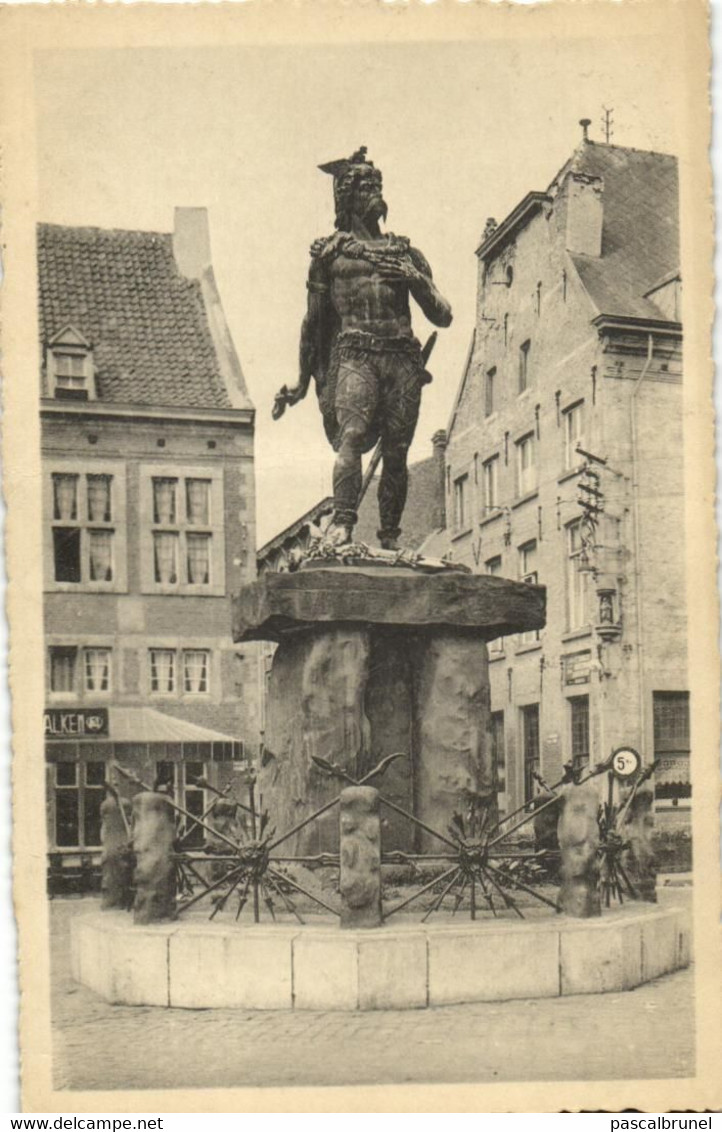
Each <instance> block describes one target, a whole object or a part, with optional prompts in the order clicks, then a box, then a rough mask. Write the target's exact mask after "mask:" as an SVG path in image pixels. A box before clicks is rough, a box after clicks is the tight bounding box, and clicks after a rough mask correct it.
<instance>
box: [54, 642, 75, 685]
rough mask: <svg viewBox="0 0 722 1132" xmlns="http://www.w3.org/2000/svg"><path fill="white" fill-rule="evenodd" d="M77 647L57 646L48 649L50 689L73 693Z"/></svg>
mask: <svg viewBox="0 0 722 1132" xmlns="http://www.w3.org/2000/svg"><path fill="white" fill-rule="evenodd" d="M76 657H77V649H75V648H65V647H62V648H61V647H57V648H55V647H54V648H51V649H50V691H51V692H60V693H66V694H70V695H75V694H76V692H77V688H76V686H75V664H76Z"/></svg>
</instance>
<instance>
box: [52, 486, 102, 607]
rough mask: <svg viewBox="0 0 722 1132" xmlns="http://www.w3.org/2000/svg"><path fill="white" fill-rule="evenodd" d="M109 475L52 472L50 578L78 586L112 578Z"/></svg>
mask: <svg viewBox="0 0 722 1132" xmlns="http://www.w3.org/2000/svg"><path fill="white" fill-rule="evenodd" d="M113 482H114V477H113V476H112V475H109V474H105V473H103V474H98V473H95V472H92V473H90V472H88V473H85V474H83V473H80V472H66V471H62V472H60V471H57V472H51V476H50V488H51V500H50V515H51V520H50V532H51V538H52V580H53V581H54V582H59V583H71V584H73V585H77V586H80V585H82V584H87V583H101V584H102V585H104V586H105V585H107V584H108V583H112V582H114V581H115V580H116V565H115V557H116V527H115V523H114V519H115V516H114V514H113V512H114V489H113Z"/></svg>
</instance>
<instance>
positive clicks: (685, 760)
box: [652, 692, 692, 806]
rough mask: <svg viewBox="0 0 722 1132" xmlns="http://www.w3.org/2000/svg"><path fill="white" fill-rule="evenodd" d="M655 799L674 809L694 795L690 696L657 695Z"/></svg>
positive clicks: (680, 693) (654, 702) (654, 696)
mask: <svg viewBox="0 0 722 1132" xmlns="http://www.w3.org/2000/svg"><path fill="white" fill-rule="evenodd" d="M652 706H653V718H654V757H655V759H659V766H658V767H657V770H656V772H655V789H654V794H655V799H656V800H657V801H658V802H659V801H666V802H669V803H671V805H673V806H676V805H678V804H679V800H680V799H681V798H689V797H690V796H691V794H692V787H691V784H690V773H689V757H690V732H689V692H653V693H652Z"/></svg>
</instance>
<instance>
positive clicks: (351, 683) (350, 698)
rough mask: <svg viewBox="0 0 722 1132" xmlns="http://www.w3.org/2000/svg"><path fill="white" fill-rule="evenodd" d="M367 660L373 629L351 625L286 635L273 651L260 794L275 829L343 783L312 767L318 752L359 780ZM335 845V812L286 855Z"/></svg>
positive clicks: (364, 729)
mask: <svg viewBox="0 0 722 1132" xmlns="http://www.w3.org/2000/svg"><path fill="white" fill-rule="evenodd" d="M368 660H369V634H368V630H367V629H365V628H364V627H361V626H353V625H350V626H344V625H339V626H328V627H325V626H324V627H323V628H322V629H320V630H309V631H307V632H302V633H298V634H296V635H294V636H290V635H289V636H287V637H284V638H283V639H282V640H281V643H280V644H279V646H278V648H277V649H276V653H275V655H274V657H273V667H272V669H271V685H270V690H269V696H268V719H267V727H266V748H267V749H266V751H265V752H264V757H263V765H262V767H261V771H260V774H259V777H258V792H259V794H260V795H262V796H263V799H264V806H268V807H269V809H270V813H271V821H272V824H273V825H274V826H275V828H276V832H277V833H278V834H281V833H283V832H284V831H285V830H288V829H290V828H291V827H292V826H294V825H296V824H297V823H298V822H299V821H301V820H302V819H303V818H304V817H306V816H308V815H309V814H311V813H312V812H313V811H314V810H316V809H318V808H319V807H320V806H322V805H323V803H324V802H326V801H330V800H331V799H332V798H334V797H335V796H336V795H337V794H338V792H339V789H340V788H341V785H342V783H341V782H340V781H339V779H337V778H329V777H328V776H327V775H325V774H324V773H323V771H321V770H319V768H318V767H316V766H315V765H314V763H313V762H312V761H311V757H312V756H313V755H316V756H320V757H321V758H323V759H326V760H328V761H329V762H332V763H336V764H337V765H340V766H342V767H344V769H346V770H348V772H349V774H351V775H352V776H353V777H354V778H355V777H356V773H357V766H358V764H359V760H360V758H361V754H362V751H363V749H364V746H365V745H366V744H367V731H368V723H367V721H366V716H365V714H364V690H365V687H366V680H367V675H368ZM337 846H338V815H337V814H336V813H334V812H333V811H332V812H330V813H328V814H326V815H324V817H322V818H321V819H319V820H318V821H314V822H312V823H311V824H310V825H308V826H306V828H305V829H304V830H302V831H301V833H300V834H298V836H297V837H294V838H292V839H290V840H289V841H287V842H285V848H286V850H287V852H289V853H294V852H296V853H309V854H313V853H320V852H323V851H334V852H335V850H336V848H337Z"/></svg>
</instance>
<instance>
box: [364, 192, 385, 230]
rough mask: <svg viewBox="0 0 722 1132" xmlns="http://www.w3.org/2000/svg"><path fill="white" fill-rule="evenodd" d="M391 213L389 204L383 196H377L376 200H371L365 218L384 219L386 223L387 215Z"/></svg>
mask: <svg viewBox="0 0 722 1132" xmlns="http://www.w3.org/2000/svg"><path fill="white" fill-rule="evenodd" d="M388 214H389V206H388V205H387V203H386V201H385V200H384V199H383V197H377V198H376V200H373V201H371V203H370V205H369V207H368V208H367V209H366V216H365V217H364V219H365V220H376V221H378V220H383V222H384V224H385V223H386V217H387V216H388Z"/></svg>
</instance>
